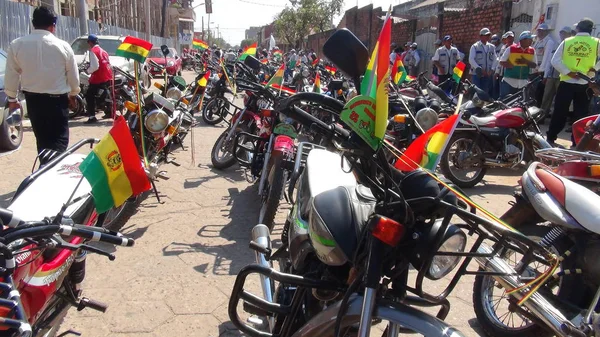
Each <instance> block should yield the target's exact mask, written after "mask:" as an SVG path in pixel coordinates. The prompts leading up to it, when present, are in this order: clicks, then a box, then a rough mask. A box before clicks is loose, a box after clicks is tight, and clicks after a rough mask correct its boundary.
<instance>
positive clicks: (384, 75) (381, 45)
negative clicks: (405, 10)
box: [360, 7, 392, 140]
mask: <svg viewBox="0 0 600 337" xmlns="http://www.w3.org/2000/svg"><path fill="white" fill-rule="evenodd" d="M390 16H391V7H390V10H389V11H388V13H387V15H386V18H385V20H384V21H383V27H382V28H381V33H379V38H378V39H377V43H376V44H375V48H374V49H373V53H372V54H371V59H370V60H369V64H368V65H367V70H366V71H365V76H364V77H363V80H362V82H361V84H360V88H361V92H360V93H361V95H364V96H369V97H371V98H373V99H374V100H375V132H374V136H375V138H378V139H380V140H383V137H384V135H385V129H386V127H387V117H388V97H389V95H388V88H387V86H388V84H389V79H390V59H389V55H390V41H391V38H392V22H391V20H390Z"/></svg>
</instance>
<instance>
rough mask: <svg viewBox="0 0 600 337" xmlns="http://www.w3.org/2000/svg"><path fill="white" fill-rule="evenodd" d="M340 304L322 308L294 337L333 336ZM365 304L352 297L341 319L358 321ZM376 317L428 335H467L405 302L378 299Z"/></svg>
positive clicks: (344, 324)
mask: <svg viewBox="0 0 600 337" xmlns="http://www.w3.org/2000/svg"><path fill="white" fill-rule="evenodd" d="M340 303H341V302H337V303H336V304H335V305H332V306H330V307H328V308H327V309H325V310H323V311H321V312H320V313H319V314H317V315H316V316H314V317H313V318H312V319H311V320H310V321H308V322H307V323H306V324H305V325H304V326H303V327H301V328H300V329H299V330H298V331H296V333H294V335H293V336H292V337H301V336H311V337H325V336H332V335H333V334H334V331H335V322H336V318H337V315H338V312H339V308H340ZM362 306H363V297H362V296H354V297H352V298H350V300H349V301H348V310H347V312H346V314H345V315H344V318H343V319H342V324H341V325H342V327H345V326H348V325H352V324H356V323H358V322H359V320H360V314H361V311H362ZM373 316H374V317H377V318H381V319H383V320H385V321H389V322H392V323H396V324H398V325H400V326H401V327H403V328H407V329H410V330H412V331H415V332H417V333H419V334H422V335H424V336H428V337H462V336H464V335H463V334H462V333H461V332H460V331H458V330H456V329H454V328H452V327H450V326H449V325H447V324H446V323H444V322H443V321H441V320H439V319H437V318H435V317H433V316H430V315H428V314H426V313H424V312H422V311H420V310H417V309H414V308H413V307H410V306H408V305H405V304H402V303H396V302H391V301H384V300H380V301H377V303H375V308H374V311H373Z"/></svg>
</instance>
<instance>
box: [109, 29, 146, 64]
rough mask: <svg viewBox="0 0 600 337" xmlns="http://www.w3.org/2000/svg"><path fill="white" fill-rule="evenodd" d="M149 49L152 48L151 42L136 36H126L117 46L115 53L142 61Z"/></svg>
mask: <svg viewBox="0 0 600 337" xmlns="http://www.w3.org/2000/svg"><path fill="white" fill-rule="evenodd" d="M150 49H152V43H150V42H148V41H145V40H142V39H138V38H137V37H133V36H127V37H126V38H125V40H123V43H121V44H120V45H119V47H118V48H117V51H116V52H115V55H116V56H122V57H124V58H128V59H133V60H136V61H138V62H140V63H144V61H145V60H146V57H147V56H148V53H150Z"/></svg>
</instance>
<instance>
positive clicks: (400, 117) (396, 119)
mask: <svg viewBox="0 0 600 337" xmlns="http://www.w3.org/2000/svg"><path fill="white" fill-rule="evenodd" d="M394 122H396V123H405V122H406V115H402V114H397V115H395V116H394Z"/></svg>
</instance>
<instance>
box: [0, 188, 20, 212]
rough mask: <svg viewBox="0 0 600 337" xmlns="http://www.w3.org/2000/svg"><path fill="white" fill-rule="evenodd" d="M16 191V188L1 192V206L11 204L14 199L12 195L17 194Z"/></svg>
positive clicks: (4, 206)
mask: <svg viewBox="0 0 600 337" xmlns="http://www.w3.org/2000/svg"><path fill="white" fill-rule="evenodd" d="M15 192H17V191H16V190H15V191H12V192H8V193H5V194H0V207H3V208H6V207H8V205H10V202H11V201H12V197H13V196H14V195H15Z"/></svg>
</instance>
